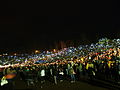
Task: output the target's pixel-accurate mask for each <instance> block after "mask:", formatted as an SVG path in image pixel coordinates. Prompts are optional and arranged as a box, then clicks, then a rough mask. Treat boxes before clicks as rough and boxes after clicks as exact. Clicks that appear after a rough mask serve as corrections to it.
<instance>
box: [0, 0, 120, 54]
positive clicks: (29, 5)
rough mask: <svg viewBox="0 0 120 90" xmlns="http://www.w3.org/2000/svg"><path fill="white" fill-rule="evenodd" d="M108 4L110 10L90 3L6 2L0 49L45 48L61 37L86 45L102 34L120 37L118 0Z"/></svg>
mask: <svg viewBox="0 0 120 90" xmlns="http://www.w3.org/2000/svg"><path fill="white" fill-rule="evenodd" d="M71 3H72V2H71ZM88 3H89V2H88ZM85 5H86V4H85ZM88 5H89V4H88ZM111 5H112V9H111V8H110V10H109V8H106V7H105V8H101V5H99V6H98V5H95V7H94V6H92V5H91V4H90V6H87V5H86V6H87V7H86V6H84V5H83V6H81V4H80V5H79V4H77V3H76V4H74V5H72V4H67V6H66V4H65V5H64V6H62V5H57V4H56V5H52V4H50V5H49V4H47V5H46V4H43V5H42V4H41V3H37V2H24V3H23V2H22V1H21V2H20V1H19V2H17V1H16V2H11V1H8V3H7V7H3V9H2V10H1V14H0V39H1V40H0V41H1V43H0V50H1V52H2V51H9V50H10V51H12V50H13V51H14V50H20V49H21V50H22V49H37V48H40V49H45V48H46V49H47V48H50V46H51V45H54V43H55V42H58V41H61V40H63V41H66V40H73V41H80V43H81V44H88V43H91V42H95V41H96V40H98V39H99V38H102V37H108V38H120V30H119V29H120V22H119V21H120V14H119V9H120V7H119V5H118V2H112V4H111ZM61 7H62V8H61ZM109 12H110V14H108V13H109ZM111 12H112V14H111Z"/></svg>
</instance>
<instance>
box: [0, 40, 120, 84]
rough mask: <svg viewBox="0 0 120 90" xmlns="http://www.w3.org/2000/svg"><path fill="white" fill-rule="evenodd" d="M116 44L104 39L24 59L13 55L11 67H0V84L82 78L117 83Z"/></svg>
mask: <svg viewBox="0 0 120 90" xmlns="http://www.w3.org/2000/svg"><path fill="white" fill-rule="evenodd" d="M119 41H120V40H119V39H114V40H109V39H106V38H105V39H100V40H99V42H98V43H96V44H91V45H81V46H79V47H77V48H75V47H69V48H64V49H62V50H59V51H56V50H54V51H51V52H49V51H46V52H43V53H40V54H34V55H26V56H24V57H23V56H13V57H11V58H12V59H10V56H9V59H10V60H13V61H15V64H12V65H11V66H10V65H7V66H6V67H1V68H0V79H1V82H2V80H3V79H4V78H6V80H7V81H8V83H10V84H11V85H14V84H15V77H16V76H19V78H20V80H23V81H24V82H26V84H27V85H28V86H29V85H35V84H36V83H37V82H40V83H41V85H42V84H44V83H45V82H46V81H50V82H52V83H54V84H58V82H63V81H64V80H68V81H70V82H71V83H75V82H76V81H80V80H81V79H83V78H84V79H89V80H94V79H95V78H99V79H100V78H102V79H109V80H113V81H115V82H120V49H119ZM6 57H7V58H8V56H6ZM2 58H3V57H2ZM3 60H4V59H3ZM41 60H42V61H43V62H42V63H40V61H41ZM16 61H18V62H16ZM9 63H10V62H9Z"/></svg>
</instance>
